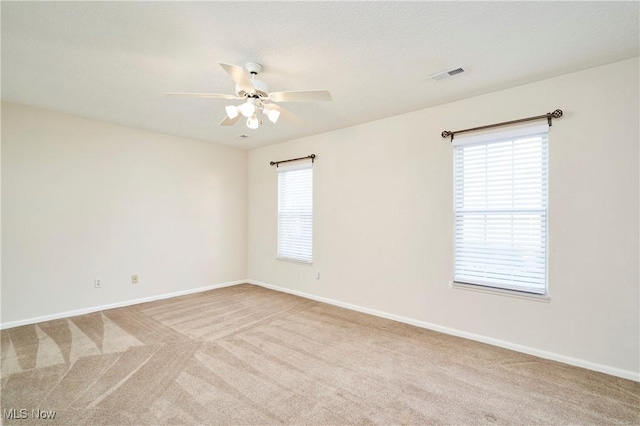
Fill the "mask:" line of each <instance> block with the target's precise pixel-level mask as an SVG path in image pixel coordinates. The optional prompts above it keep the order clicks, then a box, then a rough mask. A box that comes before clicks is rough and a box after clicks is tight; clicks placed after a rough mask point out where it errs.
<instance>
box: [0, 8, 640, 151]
mask: <svg viewBox="0 0 640 426" xmlns="http://www.w3.org/2000/svg"><path fill="white" fill-rule="evenodd" d="M638 16H639V3H638V2H636V1H633V2H2V86H1V87H2V99H3V100H6V101H10V102H17V103H22V104H26V105H33V106H37V107H42V108H47V109H51V110H56V111H61V112H65V113H70V114H75V115H79V116H84V117H89V118H95V119H99V120H104V121H108V122H113V123H118V124H123V125H128V126H134V127H139V128H143V129H148V130H152V131H157V132H162V133H168V134H173V135H180V136H186V137H190V138H194V139H199V140H204V141H210V142H216V143H221V144H227V145H231V146H235V147H239V148H246V149H250V148H255V147H259V146H263V145H267V144H271V143H277V142H282V141H286V140H290V139H295V138H298V137H302V136H306V135H311V134H317V133H322V132H326V131H330V130H333V129H338V128H342V127H346V126H351V125H354V124H358V123H362V122H366V121H371V120H375V119H379V118H383V117H388V116H392V115H396V114H401V113H404V112H408V111H413V110H417V109H421V108H425V107H429V106H432V105H437V104H440V103H444V102H449V101H453V100H457V99H462V98H466V97H470V96H474V95H478V94H482V93H487V92H490V91H494V90H498V89H502V88H506V87H511V86H515V85H519V84H523V83H527V82H531V81H536V80H540V79H543V78H547V77H552V76H555V75H560V74H564V73H568V72H572V71H577V70H581V69H585V68H588V67H592V66H597V65H601V64H605V63H609V62H614V61H617V60H622V59H626V58H630V57H635V56H638V54H639V38H640V37H639V21H638ZM249 61H253V62H259V63H261V64H263V65H264V71H263V72H262V74H261V75H260V78H261V79H262V80H263V81H265V82H266V83H267V84H269V86H270V89H271V90H272V91H285V90H301V89H328V90H330V91H331V93H332V95H333V99H334V101H333V102H328V103H313V104H312V103H309V104H300V103H295V104H294V103H287V104H282V106H285V107H286V108H288V109H289V110H290V111H292V112H293V113H295V114H297V115H298V116H299V117H301V118H302V119H303V120H304V121H303V123H301V124H294V123H290V122H285V121H283V120H281V121H280V122H278V123H277V124H276V125H272V124H271V123H269V122H265V124H264V125H263V126H261V127H260V128H259V129H258V130H249V129H247V128H246V126H244V124H243V123H241V122H238V123H237V124H236V125H235V126H233V127H219V126H218V125H217V123H218V122H219V121H220V120H221V119H222V118H223V117H224V106H225V105H227V104H228V103H229V101H223V100H211V99H184V98H167V97H165V96H163V93H164V92H167V91H176V92H182V91H184V92H213V93H230V94H231V93H233V89H234V85H233V83H232V82H231V80H230V78H229V77H228V75H227V74H226V73H225V72H224V70H223V69H222V68H221V67H220V66H219V65H218V64H217V63H218V62H227V63H233V64H238V65H243V64H244V63H246V62H249ZM460 65H462V66H464V67H466V68H468V71H469V72H468V73H467V74H463V75H461V76H458V77H455V78H451V79H448V80H444V81H441V82H438V83H435V82H433V81H431V80H429V79H428V78H427V76H428V75H429V74H432V73H435V72H438V71H441V70H444V69H448V68H451V67H457V66H460ZM240 134H248V135H249V136H250V137H249V138H247V139H239V138H238V137H237V136H238V135H240Z"/></svg>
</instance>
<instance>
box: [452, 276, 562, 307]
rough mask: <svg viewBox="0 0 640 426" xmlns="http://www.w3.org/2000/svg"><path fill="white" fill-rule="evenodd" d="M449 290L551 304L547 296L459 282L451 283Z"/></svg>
mask: <svg viewBox="0 0 640 426" xmlns="http://www.w3.org/2000/svg"><path fill="white" fill-rule="evenodd" d="M449 287H450V288H453V289H458V290H468V291H476V292H478V293H487V294H496V295H498V296H507V297H515V298H517V299H526V300H533V301H535V302H545V303H549V302H551V297H550V296H549V295H548V294H533V293H525V292H521V291H514V290H503V289H500V288H491V287H483V286H479V285H475V284H466V283H459V282H455V281H454V282H452V283H451V284H450V285H449Z"/></svg>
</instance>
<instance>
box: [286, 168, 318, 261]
mask: <svg viewBox="0 0 640 426" xmlns="http://www.w3.org/2000/svg"><path fill="white" fill-rule="evenodd" d="M312 237H313V168H312V163H311V162H307V163H302V164H297V165H293V166H282V165H281V166H279V167H278V258H279V259H285V260H295V261H299V262H305V263H311V262H312V260H313V257H312V243H313V239H312Z"/></svg>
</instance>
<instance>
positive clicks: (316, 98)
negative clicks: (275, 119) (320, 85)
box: [269, 90, 331, 102]
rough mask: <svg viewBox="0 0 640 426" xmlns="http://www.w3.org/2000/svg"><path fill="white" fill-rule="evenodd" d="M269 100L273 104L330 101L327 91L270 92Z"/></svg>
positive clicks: (329, 94)
mask: <svg viewBox="0 0 640 426" xmlns="http://www.w3.org/2000/svg"><path fill="white" fill-rule="evenodd" d="M269 99H270V100H272V101H274V102H322V101H330V100H331V93H329V91H328V90H296V91H292V92H272V93H269Z"/></svg>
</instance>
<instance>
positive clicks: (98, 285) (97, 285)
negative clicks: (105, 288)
mask: <svg viewBox="0 0 640 426" xmlns="http://www.w3.org/2000/svg"><path fill="white" fill-rule="evenodd" d="M93 286H94V287H95V288H102V278H95V279H94V280H93Z"/></svg>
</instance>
